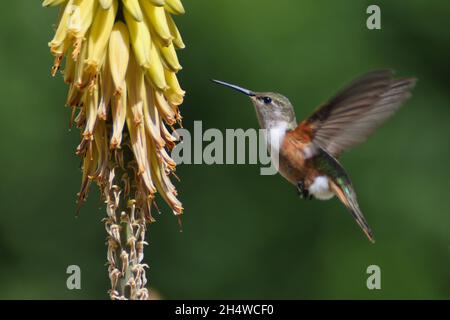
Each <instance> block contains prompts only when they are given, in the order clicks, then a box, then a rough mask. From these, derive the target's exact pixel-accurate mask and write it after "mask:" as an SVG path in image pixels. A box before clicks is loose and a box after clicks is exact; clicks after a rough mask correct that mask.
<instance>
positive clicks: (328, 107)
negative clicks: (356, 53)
mask: <svg viewBox="0 0 450 320" xmlns="http://www.w3.org/2000/svg"><path fill="white" fill-rule="evenodd" d="M415 83H416V79H414V78H403V79H394V78H393V72H392V71H390V70H380V71H374V72H371V73H368V74H366V75H364V76H362V77H360V78H358V79H357V80H355V81H353V82H352V83H351V84H350V85H349V86H347V87H346V88H345V89H343V90H342V91H341V92H340V93H338V94H337V95H336V96H335V97H334V98H333V99H331V100H330V101H329V102H327V103H326V104H324V105H323V106H321V107H320V108H319V109H318V110H317V111H315V112H314V113H313V114H312V115H311V116H310V117H309V118H308V119H307V120H305V121H303V122H302V123H301V124H300V125H299V128H298V129H300V128H301V130H302V131H303V132H308V135H309V136H310V138H311V140H312V143H313V144H314V145H316V146H320V147H321V148H323V149H324V150H326V151H327V152H328V153H330V154H331V155H333V156H335V157H338V156H339V155H340V154H341V153H342V152H343V151H345V150H348V149H350V148H352V147H354V146H356V145H358V144H360V143H361V142H364V141H365V140H366V139H367V137H368V136H369V135H370V134H371V133H372V132H374V131H375V129H377V128H378V127H379V126H380V125H381V124H382V123H384V122H385V121H386V120H387V119H388V118H389V117H390V116H391V115H393V114H394V113H395V112H396V111H397V110H398V109H399V108H400V106H401V105H402V103H403V102H404V101H405V100H406V99H407V98H409V97H410V96H411V93H410V91H411V89H412V88H413V87H414V84H415Z"/></svg>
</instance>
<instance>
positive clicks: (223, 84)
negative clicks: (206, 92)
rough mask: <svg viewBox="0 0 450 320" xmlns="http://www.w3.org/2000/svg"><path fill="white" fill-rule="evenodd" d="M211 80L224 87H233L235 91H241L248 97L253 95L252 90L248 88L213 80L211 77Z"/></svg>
mask: <svg viewBox="0 0 450 320" xmlns="http://www.w3.org/2000/svg"><path fill="white" fill-rule="evenodd" d="M211 81H212V82H214V83H217V84H220V85H222V86H225V87H228V88H231V89H234V90H236V91H239V92H240V93H243V94H245V95H247V96H249V97H253V96H254V95H255V93H254V92H252V91H250V90H248V89H244V88H242V87H239V86H237V85H235V84H231V83H226V82H223V81H220V80H214V79H212V80H211Z"/></svg>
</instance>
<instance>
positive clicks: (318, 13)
mask: <svg viewBox="0 0 450 320" xmlns="http://www.w3.org/2000/svg"><path fill="white" fill-rule="evenodd" d="M40 3H41V2H40V1H29V0H19V1H9V2H8V4H7V5H4V6H3V9H2V10H1V11H0V21H1V25H2V27H1V28H0V40H1V49H0V71H1V72H0V91H1V107H0V121H1V126H0V137H1V138H0V139H1V152H0V168H1V169H0V170H1V171H0V172H1V183H0V211H1V212H0V213H1V214H0V298H3V299H22V298H24V299H106V298H107V294H106V291H107V290H108V288H109V283H108V281H109V280H108V278H107V272H106V266H105V261H106V247H105V245H104V242H105V231H104V228H103V225H102V223H101V222H100V221H101V219H102V218H103V216H104V208H102V205H101V203H100V202H99V201H98V200H97V199H98V192H97V191H96V190H95V188H92V192H91V195H90V198H89V201H88V203H87V204H86V205H85V206H84V207H83V209H82V211H81V215H80V217H79V218H76V217H75V199H76V192H77V191H78V189H79V182H80V170H79V166H80V163H79V159H78V158H77V157H76V156H75V154H74V149H75V147H76V145H77V144H78V139H79V134H78V132H77V131H76V130H73V131H72V132H70V131H69V130H68V121H69V114H70V112H69V110H68V109H67V108H64V106H63V104H64V101H65V95H66V87H65V85H64V84H63V81H62V79H61V77H58V78H56V79H52V78H51V77H50V66H51V64H52V58H51V57H50V54H49V52H48V47H47V42H48V41H49V39H51V37H52V33H53V29H52V24H53V23H55V22H56V19H57V10H52V9H43V8H41V5H40ZM376 3H377V4H378V5H380V7H381V10H382V30H378V31H376V30H375V31H370V30H368V29H367V28H366V18H367V16H368V15H367V14H366V12H365V11H366V8H367V6H368V5H369V4H372V2H367V1H348V0H346V1H333V0H319V1H317V0H314V1H313V0H302V1H298V0H278V1H273V0H243V1H228V0H221V1H219V0H215V1H205V0H192V1H188V0H185V1H184V5H185V8H186V11H187V14H186V15H185V16H183V17H179V18H177V19H176V21H177V23H178V25H179V27H180V29H181V30H182V32H183V35H184V39H185V42H186V43H187V48H186V49H185V50H184V51H182V52H180V53H179V54H180V59H181V61H182V63H183V66H184V69H183V71H182V72H181V74H180V78H181V82H182V84H183V86H184V88H185V89H186V90H187V96H186V101H185V103H184V105H183V107H182V111H183V115H184V125H185V127H186V128H188V129H191V128H192V126H193V121H194V120H202V121H203V127H204V128H205V129H206V128H210V127H214V128H219V129H225V128H244V129H247V128H254V127H256V126H257V122H256V118H255V115H254V111H253V110H252V107H251V105H250V102H249V101H247V100H246V98H245V97H243V96H241V95H238V94H236V93H234V92H231V91H229V90H226V89H224V88H219V87H217V86H214V85H212V84H211V83H210V82H209V79H210V78H218V79H223V80H227V81H230V82H235V83H238V84H241V85H243V86H247V87H249V88H250V89H254V90H258V91H278V92H281V93H283V94H285V95H286V96H288V97H289V98H290V99H291V101H292V102H293V103H294V104H295V109H296V111H297V114H298V119H301V118H302V117H305V116H307V115H308V114H309V113H310V112H311V111H312V110H313V108H315V106H317V105H318V104H320V103H321V102H323V101H324V100H326V99H327V98H329V97H331V96H332V95H333V94H334V93H335V92H336V91H337V90H338V89H339V88H340V87H341V86H342V85H343V84H345V83H346V82H348V81H349V80H351V79H352V78H353V77H355V76H357V75H359V74H362V73H365V72H367V71H369V70H372V69H377V68H386V67H389V68H393V69H395V70H397V72H398V74H399V75H401V76H416V77H418V78H419V83H418V86H417V88H416V89H415V90H414V95H413V98H412V99H411V100H409V101H408V103H407V105H406V106H405V107H404V108H402V109H401V111H400V112H399V113H398V114H397V115H396V116H395V117H394V118H393V119H391V121H389V122H388V123H387V125H386V126H384V127H383V128H382V129H380V130H379V131H378V132H377V133H376V134H375V135H374V136H372V137H371V138H370V139H369V141H368V142H367V143H366V144H364V145H362V146H360V147H358V148H357V149H355V150H353V151H352V152H350V153H346V154H345V155H344V156H343V157H342V163H343V164H344V166H345V167H346V168H347V170H348V171H349V173H350V175H351V177H352V179H353V182H354V185H355V186H356V188H357V191H358V194H359V201H360V205H361V207H362V208H363V211H364V213H365V215H366V217H367V219H368V221H369V223H370V224H371V226H372V228H373V230H374V232H375V236H376V239H377V243H376V244H375V245H371V244H370V243H369V242H368V241H367V240H366V239H365V237H364V235H363V233H362V232H361V230H360V229H359V228H358V227H357V225H356V224H355V222H354V221H353V220H352V218H351V217H350V215H349V214H348V213H347V212H346V211H345V209H344V208H343V207H342V206H341V205H340V204H339V203H338V201H337V200H332V201H328V202H320V201H302V200H300V199H298V198H297V196H296V191H295V190H294V188H293V187H292V186H291V185H289V184H288V183H287V182H285V181H284V180H283V179H281V178H280V177H279V176H261V175H259V166H257V165H212V166H206V165H183V166H180V167H179V169H178V171H177V174H178V175H179V176H180V177H181V179H182V182H181V183H178V188H179V191H180V194H181V200H182V201H183V203H184V206H185V208H186V211H185V213H186V214H185V216H184V232H183V233H180V232H179V229H178V225H177V220H176V219H175V218H174V217H173V216H172V214H171V212H170V211H169V210H168V209H167V208H163V214H162V215H160V216H159V217H157V218H158V219H157V220H158V221H157V223H156V224H154V225H152V226H151V227H150V232H149V239H148V241H149V243H150V245H149V246H148V248H147V250H146V261H147V262H148V263H149V265H150V269H149V273H148V275H149V278H150V282H151V286H152V287H153V288H155V289H156V290H157V291H158V292H159V293H160V294H161V295H162V297H164V298H166V299H178V298H182V299H196V298H204V299H220V298H233V299H241V298H255V299H262V298H271V299H272V298H273V299H319V298H322V299H347V298H356V299H380V298H386V299H392V298H400V299H405V298H413V299H419V298H420V299H422V298H423V299H448V298H450V273H449V271H450V270H449V269H450V262H449V252H450V247H449V245H450V237H449V234H450V232H449V231H450V201H449V191H450V183H449V180H450V170H449V164H450V144H449V137H450V92H449V88H450V60H449V57H450V28H449V21H450V3H449V2H448V1H438V0H430V1H421V0H410V1H407V2H405V1H400V0H396V1H392V0H389V1H388V0H385V1H376ZM160 204H162V201H160ZM71 264H77V265H79V266H80V267H81V270H82V289H81V290H74V291H69V290H67V288H66V278H67V274H66V268H67V266H68V265H71ZM371 264H376V265H379V266H380V267H381V271H382V289H381V290H378V291H377V290H375V291H369V290H368V289H367V288H366V279H367V276H368V275H367V274H366V268H367V266H369V265H371Z"/></svg>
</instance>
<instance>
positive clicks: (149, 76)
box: [43, 0, 184, 299]
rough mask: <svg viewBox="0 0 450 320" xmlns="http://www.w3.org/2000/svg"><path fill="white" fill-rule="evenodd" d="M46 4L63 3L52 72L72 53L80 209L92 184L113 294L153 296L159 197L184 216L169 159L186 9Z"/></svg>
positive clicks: (167, 4) (66, 1) (142, 2)
mask: <svg viewBox="0 0 450 320" xmlns="http://www.w3.org/2000/svg"><path fill="white" fill-rule="evenodd" d="M43 6H44V7H49V6H59V7H60V8H61V14H60V18H59V23H58V26H57V28H56V32H55V36H54V38H53V39H52V40H51V41H50V43H49V46H50V51H51V53H52V55H53V56H54V57H55V62H54V65H53V67H52V75H55V74H56V73H57V71H58V70H59V69H60V68H61V65H62V63H63V60H64V58H65V63H64V68H63V71H62V73H63V75H64V81H65V82H66V83H67V84H68V85H69V92H68V97H67V102H66V104H67V106H68V107H70V108H71V109H72V121H74V122H75V124H76V126H77V127H78V128H79V129H80V132H81V142H80V144H79V145H78V147H77V149H76V153H77V154H78V155H79V156H80V157H81V158H82V161H83V165H82V171H83V173H82V181H81V189H80V192H79V193H78V206H80V205H81V204H82V203H83V202H84V201H85V200H86V198H87V194H88V190H89V186H90V185H91V183H92V182H95V183H97V185H98V186H99V188H100V190H101V194H102V197H103V200H104V201H105V203H106V211H107V217H106V218H105V219H104V222H105V227H106V231H107V233H108V238H107V247H108V251H107V260H108V265H109V267H108V270H109V278H110V280H111V290H110V297H111V298H112V299H148V298H149V293H148V291H147V289H146V288H145V285H146V282H147V279H146V276H145V268H146V267H147V265H145V264H143V263H142V261H143V254H144V250H143V248H144V245H145V244H147V243H146V242H145V231H146V229H147V225H148V223H150V222H153V221H154V219H153V217H152V215H151V207H152V205H153V204H154V201H155V194H156V193H159V194H160V196H161V197H162V198H163V199H164V201H165V202H167V204H168V205H169V206H170V208H172V210H173V212H174V214H175V215H177V216H180V215H181V214H182V213H183V206H182V204H181V202H180V201H179V200H178V199H177V192H176V189H175V187H174V186H173V184H172V183H171V181H170V178H169V176H170V175H171V174H174V173H173V172H174V171H175V163H174V161H173V160H172V159H171V158H170V157H169V155H168V151H170V149H171V148H173V147H174V141H175V138H174V137H173V136H172V134H171V133H170V131H169V129H170V128H171V127H172V126H173V125H174V124H175V123H177V122H180V121H181V115H180V112H179V109H178V106H179V105H180V104H181V103H182V102H183V97H184V91H183V90H182V89H181V88H180V85H179V83H178V80H177V75H176V74H177V72H178V71H179V70H181V65H180V63H179V61H178V57H177V54H176V51H175V49H181V48H184V43H183V40H182V38H181V36H180V32H179V31H178V29H177V27H176V25H175V23H174V21H173V19H172V17H171V14H175V15H178V14H183V13H184V8H183V5H182V4H181V2H180V0H44V1H43ZM72 121H71V122H72ZM167 127H169V128H167ZM155 205H156V204H155Z"/></svg>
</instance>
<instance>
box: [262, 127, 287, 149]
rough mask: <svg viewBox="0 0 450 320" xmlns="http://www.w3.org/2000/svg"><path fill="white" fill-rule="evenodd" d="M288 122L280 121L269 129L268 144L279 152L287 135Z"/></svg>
mask: <svg viewBox="0 0 450 320" xmlns="http://www.w3.org/2000/svg"><path fill="white" fill-rule="evenodd" d="M286 130H287V124H286V123H284V122H280V123H278V124H276V125H275V126H272V127H271V128H270V129H268V130H267V146H268V148H269V151H270V149H272V150H273V151H275V152H277V153H279V151H280V147H281V144H282V143H283V140H284V136H285V135H286Z"/></svg>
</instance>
